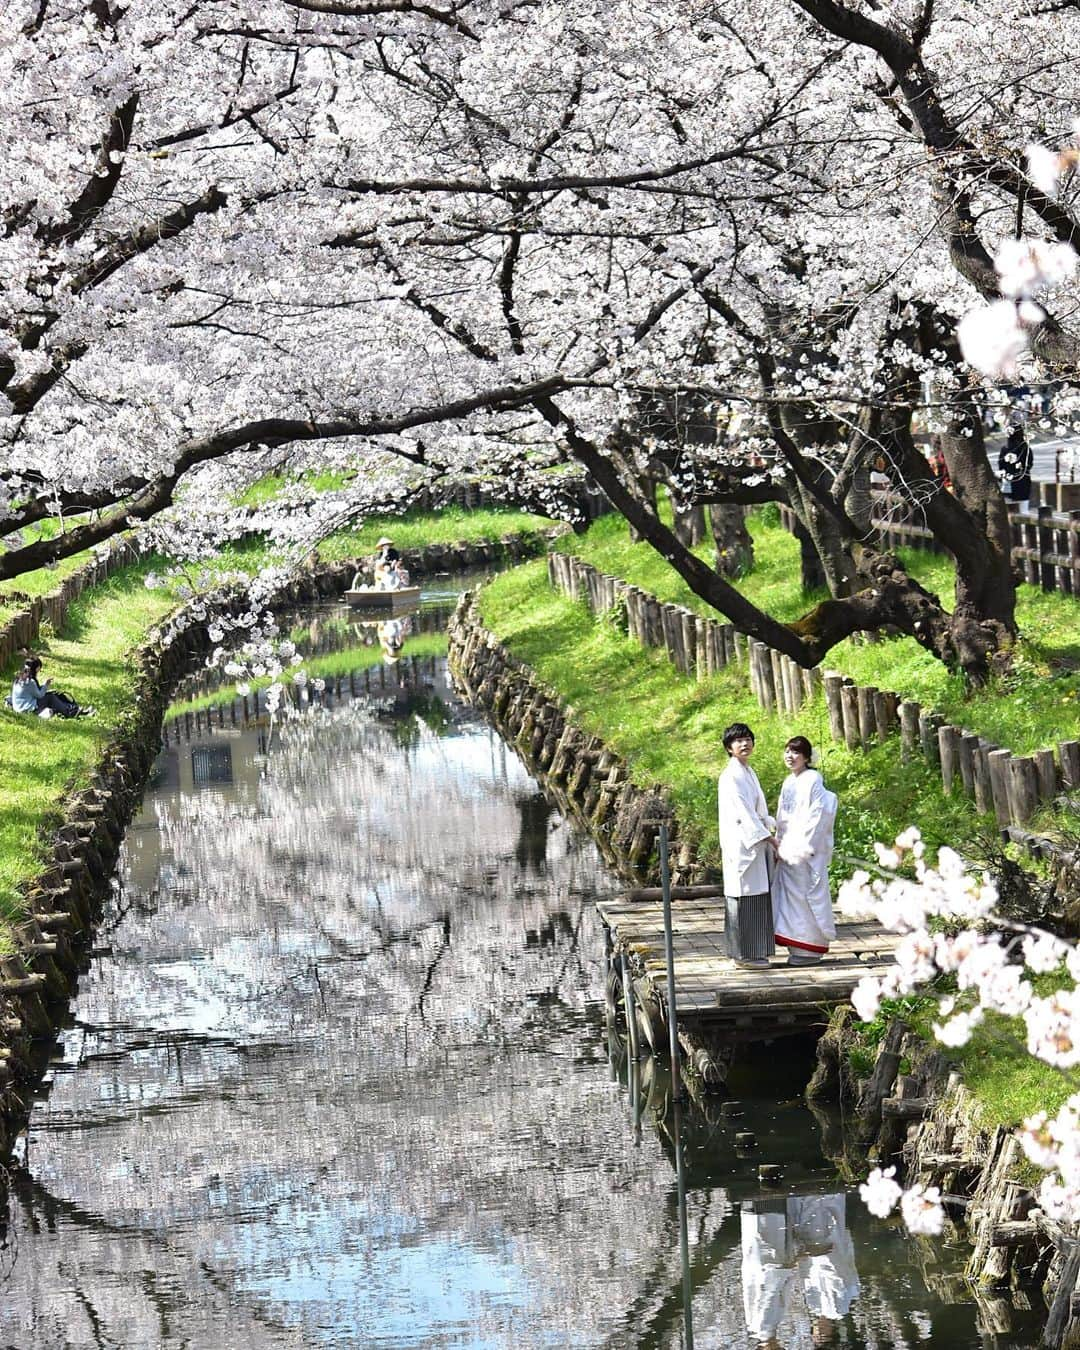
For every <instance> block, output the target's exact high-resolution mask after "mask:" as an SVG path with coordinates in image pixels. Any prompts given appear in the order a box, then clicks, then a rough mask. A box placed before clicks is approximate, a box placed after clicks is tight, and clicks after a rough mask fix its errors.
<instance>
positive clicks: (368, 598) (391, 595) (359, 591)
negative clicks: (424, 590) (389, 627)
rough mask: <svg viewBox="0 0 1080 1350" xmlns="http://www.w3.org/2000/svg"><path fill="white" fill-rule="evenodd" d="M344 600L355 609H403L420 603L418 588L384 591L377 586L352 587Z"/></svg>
mask: <svg viewBox="0 0 1080 1350" xmlns="http://www.w3.org/2000/svg"><path fill="white" fill-rule="evenodd" d="M345 599H346V601H347V602H348V603H349V604H350V605H353V606H355V607H356V608H357V609H405V608H407V607H408V606H409V605H416V604H419V602H420V587H419V586H399V587H398V588H397V590H395V591H384V590H382V589H381V587H379V586H352V587H350V588H349V590H347V591H346V592H345Z"/></svg>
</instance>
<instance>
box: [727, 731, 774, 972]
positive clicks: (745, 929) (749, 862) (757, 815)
mask: <svg viewBox="0 0 1080 1350" xmlns="http://www.w3.org/2000/svg"><path fill="white" fill-rule="evenodd" d="M723 740H724V749H725V750H726V751H727V753H728V762H727V765H726V767H725V769H724V771H723V773H722V774H721V775H720V778H719V781H718V783H717V785H716V801H717V817H718V824H719V831H720V859H721V864H722V866H723V869H724V899H725V901H726V904H727V912H726V918H725V923H724V936H725V940H726V943H727V954H728V956H730V957H731V958H732V960H733V961H734V962H735V964H736V965H737V966H742V967H744V968H751V969H754V968H759V967H760V968H765V967H767V966H768V964H769V957H770V956H772V954H773V952H774V951H775V950H776V948H775V946H774V945H773V914H772V901H771V899H770V895H769V867H770V862H771V860H772V855H773V851H774V847H775V845H774V842H773V821H772V817H771V816H770V815H769V813H768V809H767V808H766V805H765V794H764V793H763V792H762V791H761V784H760V783H759V782H758V778H757V774H756V773H755V772H754V771H753V769H752V768H751V767H750V756H751V755H752V754H753V753H754V733H753V732H752V731H751V730H750V728H749V727H748V726H747V725H746V723H745V722H732V724H731V726H729V727H728V729H727V730H726V731H725V732H724V737H723Z"/></svg>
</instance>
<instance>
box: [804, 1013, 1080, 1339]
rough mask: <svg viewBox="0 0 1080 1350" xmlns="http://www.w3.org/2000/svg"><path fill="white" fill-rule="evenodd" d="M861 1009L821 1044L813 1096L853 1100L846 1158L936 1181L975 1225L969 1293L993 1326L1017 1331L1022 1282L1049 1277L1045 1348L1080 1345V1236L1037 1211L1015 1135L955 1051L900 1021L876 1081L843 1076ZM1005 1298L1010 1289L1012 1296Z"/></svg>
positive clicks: (881, 1056) (953, 1212)
mask: <svg viewBox="0 0 1080 1350" xmlns="http://www.w3.org/2000/svg"><path fill="white" fill-rule="evenodd" d="M850 1025H851V1013H850V1011H849V1013H848V1014H847V1016H846V1017H845V1018H841V1019H840V1020H837V1019H835V1018H834V1021H833V1024H832V1025H831V1026H830V1028H829V1031H828V1032H827V1033H826V1034H825V1036H824V1037H823V1038H822V1039H821V1040H820V1041H819V1042H818V1069H817V1071H816V1072H815V1075H814V1077H813V1079H812V1080H811V1083H810V1086H809V1087H808V1089H807V1095H808V1096H809V1097H811V1098H813V1097H821V1098H823V1099H825V1100H828V1101H835V1100H836V1099H837V1097H838V1096H846V1097H848V1098H850V1099H851V1100H852V1102H853V1104H854V1106H855V1111H856V1127H855V1129H854V1131H853V1132H852V1135H851V1137H850V1139H849V1141H848V1150H849V1156H848V1157H847V1158H846V1159H845V1162H847V1163H848V1164H849V1165H851V1166H852V1167H853V1168H854V1169H855V1170H856V1172H858V1173H861V1172H862V1171H865V1168H866V1165H867V1160H868V1159H869V1162H870V1163H871V1164H872V1165H874V1166H879V1167H887V1166H891V1165H895V1166H897V1167H898V1169H899V1170H900V1172H901V1175H902V1177H903V1179H904V1181H905V1183H906V1184H907V1185H913V1184H914V1183H916V1182H921V1183H922V1184H923V1185H925V1186H936V1187H938V1189H939V1190H940V1192H941V1194H942V1198H943V1201H944V1204H945V1208H946V1212H947V1214H948V1215H949V1217H950V1218H951V1220H952V1221H953V1222H954V1223H955V1224H956V1225H957V1226H958V1227H959V1228H961V1229H963V1230H965V1236H966V1238H967V1241H968V1242H969V1243H970V1244H971V1254H970V1256H969V1258H968V1262H967V1268H966V1271H965V1284H964V1288H963V1290H962V1291H961V1292H962V1296H963V1298H964V1301H967V1300H968V1299H969V1298H974V1300H975V1301H976V1302H977V1303H978V1305H979V1310H980V1319H981V1321H982V1322H983V1324H984V1326H985V1327H986V1328H987V1329H988V1330H990V1329H992V1330H993V1331H995V1332H998V1333H1007V1332H1008V1331H1009V1328H1010V1312H1011V1308H1012V1302H1011V1299H1010V1298H1009V1297H1008V1296H1007V1295H1005V1291H1007V1290H1009V1289H1010V1288H1011V1287H1012V1286H1014V1285H1016V1284H1017V1283H1023V1282H1024V1281H1028V1282H1032V1281H1034V1282H1037V1283H1041V1284H1042V1287H1043V1293H1044V1296H1045V1298H1046V1303H1047V1308H1048V1310H1049V1315H1048V1318H1047V1324H1046V1329H1045V1331H1044V1334H1043V1342H1042V1343H1043V1344H1044V1345H1046V1346H1049V1347H1054V1348H1055V1350H1056V1348H1057V1347H1062V1346H1071V1345H1076V1344H1077V1343H1078V1342H1080V1303H1078V1300H1080V1294H1078V1293H1077V1292H1076V1286H1077V1276H1078V1273H1080V1234H1078V1233H1077V1232H1076V1231H1075V1230H1069V1229H1066V1228H1064V1227H1062V1225H1060V1224H1058V1223H1057V1222H1055V1221H1054V1220H1052V1219H1050V1218H1049V1217H1048V1216H1047V1215H1045V1214H1044V1213H1042V1211H1041V1210H1039V1209H1038V1208H1037V1201H1036V1195H1035V1193H1034V1191H1033V1190H1032V1188H1031V1184H1030V1183H1031V1169H1030V1167H1029V1166H1028V1165H1027V1164H1026V1162H1025V1160H1024V1158H1023V1154H1022V1151H1021V1148H1020V1144H1019V1141H1018V1140H1017V1138H1016V1135H1015V1133H1014V1132H1013V1131H1012V1130H1010V1129H1006V1128H1005V1127H1004V1126H997V1127H996V1128H994V1129H989V1128H987V1127H986V1126H985V1125H983V1124H981V1123H980V1120H979V1112H978V1108H977V1105H976V1103H975V1101H974V1099H973V1098H972V1095H971V1093H970V1092H969V1091H968V1090H967V1089H966V1088H965V1087H964V1085H963V1083H962V1082H961V1080H960V1078H959V1076H958V1075H957V1074H956V1073H955V1072H953V1071H952V1070H951V1069H950V1067H949V1061H948V1057H947V1055H946V1054H945V1053H943V1052H942V1051H941V1050H940V1049H939V1048H937V1047H934V1046H930V1045H927V1044H926V1042H924V1041H923V1040H921V1038H920V1037H919V1036H918V1035H916V1034H915V1033H914V1032H911V1031H909V1029H908V1028H907V1027H906V1026H905V1025H904V1023H903V1022H901V1021H894V1022H892V1023H890V1025H889V1027H888V1028H887V1030H886V1034H885V1036H884V1037H883V1039H882V1041H881V1044H880V1046H879V1049H878V1054H877V1060H876V1062H875V1064H874V1067H873V1070H872V1071H871V1073H870V1074H869V1076H868V1077H867V1078H865V1079H864V1080H862V1081H861V1083H859V1084H857V1085H853V1084H851V1083H850V1082H845V1081H844V1079H845V1070H844V1063H845V1059H846V1047H847V1042H848V1036H849V1032H848V1027H849V1026H850ZM1003 1295H1004V1296H1003Z"/></svg>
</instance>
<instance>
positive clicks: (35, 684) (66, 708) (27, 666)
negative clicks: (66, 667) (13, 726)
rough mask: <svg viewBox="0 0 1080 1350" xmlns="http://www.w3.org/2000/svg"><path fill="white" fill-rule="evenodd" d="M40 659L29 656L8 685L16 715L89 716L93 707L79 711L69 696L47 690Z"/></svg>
mask: <svg viewBox="0 0 1080 1350" xmlns="http://www.w3.org/2000/svg"><path fill="white" fill-rule="evenodd" d="M40 674H41V657H40V656H28V657H27V658H26V660H25V661H24V662H23V666H22V669H21V670H20V671H19V673H18V675H16V676H15V679H14V682H13V683H12V686H11V706H12V708H13V709H14V710H15V711H16V712H17V713H22V712H31V713H37V715H38V716H39V717H89V716H90V714H91V713H92V712H93V711H94V710H93V708H81V707H80V706H79V705H78V703H76V702H75V700H74V699H73V698H72V697H71V696H70V694H64V693H61V692H60V690H59V689H50V688H49V681H48V680H42V679H40V678H39V677H40Z"/></svg>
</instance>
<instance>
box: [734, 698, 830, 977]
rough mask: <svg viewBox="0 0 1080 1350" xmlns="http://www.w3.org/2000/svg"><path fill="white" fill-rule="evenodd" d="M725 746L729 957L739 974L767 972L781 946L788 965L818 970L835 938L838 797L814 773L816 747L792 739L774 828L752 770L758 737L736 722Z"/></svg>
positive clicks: (801, 738) (801, 739) (802, 739)
mask: <svg viewBox="0 0 1080 1350" xmlns="http://www.w3.org/2000/svg"><path fill="white" fill-rule="evenodd" d="M723 739H724V749H725V750H726V751H727V753H728V763H727V767H726V768H725V769H724V771H723V773H722V774H721V775H720V781H719V783H718V785H717V804H718V816H719V823H720V852H721V858H722V862H723V868H724V897H725V899H726V901H727V916H726V922H725V935H726V939H727V953H728V956H730V957H731V958H732V959H733V960H734V962H735V964H736V965H737V966H741V967H749V968H751V969H756V968H759V967H761V968H764V967H766V966H768V964H769V960H768V958H769V957H770V956H772V954H773V952H774V951H775V950H776V946H775V944H776V943H779V944H780V946H782V947H786V948H787V949H788V962H789V964H791V965H812V964H815V963H816V962H818V961H820V960H821V958H822V957H823V956H824V955H825V953H826V952H827V951H828V950H829V943H830V941H831V940H832V939H833V938H834V937H835V936H836V925H835V924H834V923H833V917H832V899H831V897H830V895H829V860H830V859H831V857H832V851H833V822H834V820H835V819H836V794H835V793H834V792H830V791H829V790H828V788H827V787H826V786H825V784H824V783H823V782H822V778H821V774H820V773H818V771H817V770H816V769H812V768H811V767H810V757H811V755H812V753H813V751H812V749H811V746H810V742H809V741H808V740H807V739H806V737H805V736H792V738H791V740H789V741H788V743H787V744H786V745H785V746H784V763H785V764H786V765H787V768H788V776H787V778H786V779H785V780H784V785H783V787H782V788H781V789H780V800H779V802H778V803H777V807H776V820H775V822H774V821H773V818H772V817H771V816H770V815H769V812H768V807H767V805H766V803H765V794H764V793H763V792H762V790H761V784H760V783H759V782H758V778H757V774H756V773H755V772H754V771H753V769H752V768H751V767H750V756H751V755H752V754H753V752H754V733H753V732H752V731H751V730H750V728H749V727H748V726H747V725H746V723H745V722H733V723H732V724H731V726H729V727H728V729H727V730H726V731H725V732H724V738H723ZM774 831H775V832H774Z"/></svg>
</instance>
